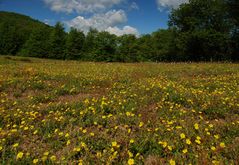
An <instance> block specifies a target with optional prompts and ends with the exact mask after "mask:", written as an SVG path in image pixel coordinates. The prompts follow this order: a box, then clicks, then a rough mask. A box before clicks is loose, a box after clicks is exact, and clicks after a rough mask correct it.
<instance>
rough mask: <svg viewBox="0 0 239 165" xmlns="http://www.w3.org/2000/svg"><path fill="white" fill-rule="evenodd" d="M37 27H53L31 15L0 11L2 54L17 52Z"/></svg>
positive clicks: (0, 48) (0, 52)
mask: <svg viewBox="0 0 239 165" xmlns="http://www.w3.org/2000/svg"><path fill="white" fill-rule="evenodd" d="M36 28H46V29H49V30H50V29H51V27H50V26H49V25H46V24H44V23H42V22H40V21H38V20H35V19H33V18H31V17H29V16H25V15H22V14H17V13H12V12H5V11H0V36H1V40H0V45H1V46H0V54H13V55H14V54H16V53H17V52H18V51H19V49H21V47H22V46H23V45H24V43H25V42H26V41H27V40H28V38H29V36H30V34H31V33H32V32H33V30H34V29H36Z"/></svg>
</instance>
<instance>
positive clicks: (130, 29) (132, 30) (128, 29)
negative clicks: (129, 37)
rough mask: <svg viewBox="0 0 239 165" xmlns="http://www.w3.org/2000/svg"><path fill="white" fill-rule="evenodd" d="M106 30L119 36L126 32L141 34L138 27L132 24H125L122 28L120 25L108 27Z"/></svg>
mask: <svg viewBox="0 0 239 165" xmlns="http://www.w3.org/2000/svg"><path fill="white" fill-rule="evenodd" d="M105 31H107V32H109V33H111V34H115V35H117V36H122V35H124V34H134V35H136V36H139V32H138V30H137V29H136V28H133V27H131V26H124V27H123V28H122V29H120V28H118V27H116V26H115V27H108V28H107V29H106V30H105Z"/></svg>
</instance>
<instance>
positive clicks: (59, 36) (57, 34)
mask: <svg viewBox="0 0 239 165" xmlns="http://www.w3.org/2000/svg"><path fill="white" fill-rule="evenodd" d="M65 39H66V33H65V31H64V27H63V25H62V24H61V23H60V22H58V23H56V25H55V27H54V29H53V30H52V32H51V34H50V39H49V46H50V48H49V57H50V58H54V59H65Z"/></svg>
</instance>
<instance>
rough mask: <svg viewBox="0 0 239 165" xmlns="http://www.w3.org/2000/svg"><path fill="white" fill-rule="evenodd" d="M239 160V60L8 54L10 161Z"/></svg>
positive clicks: (4, 158) (2, 151) (2, 140)
mask: <svg viewBox="0 0 239 165" xmlns="http://www.w3.org/2000/svg"><path fill="white" fill-rule="evenodd" d="M32 163H34V164H55V163H63V164H64V163H65V164H78V163H79V164H170V165H174V164H238V163H239V64H229V63H228V64H216V63H214V64H200V63H198V64H196V63H192V64H186V63H178V64H164V63H159V64H155V63H139V64H120V63H86V62H75V61H55V60H39V59H28V58H15V57H0V164H32Z"/></svg>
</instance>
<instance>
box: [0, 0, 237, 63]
mask: <svg viewBox="0 0 239 165" xmlns="http://www.w3.org/2000/svg"><path fill="white" fill-rule="evenodd" d="M0 21H1V20H0ZM168 25H169V26H168V29H160V30H158V31H156V32H153V33H152V34H146V35H142V36H140V37H136V36H134V35H123V36H116V35H113V34H110V33H108V32H104V31H103V32H100V31H97V30H96V29H90V30H89V32H88V33H87V34H84V33H83V32H82V31H80V30H77V29H75V28H71V29H70V31H69V32H65V29H64V26H63V25H62V24H61V23H59V22H58V23H57V24H56V25H55V26H54V27H49V26H46V25H42V24H39V25H37V26H31V28H29V29H28V31H26V30H25V32H24V31H23V30H22V31H19V30H18V29H19V28H16V27H15V24H14V25H11V24H9V23H8V21H6V20H5V21H1V22H0V36H1V40H0V46H1V47H0V54H11V55H20V56H32V57H40V58H52V59H73V60H85V61H106V62H116V61H117V62H140V61H154V62H161V61H162V62H172V61H196V62H197V61H239V1H238V0H213V1H212V0H189V3H186V4H182V5H181V6H180V7H179V8H178V9H173V10H172V11H171V13H170V15H169V22H168ZM26 33H28V34H26Z"/></svg>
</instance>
